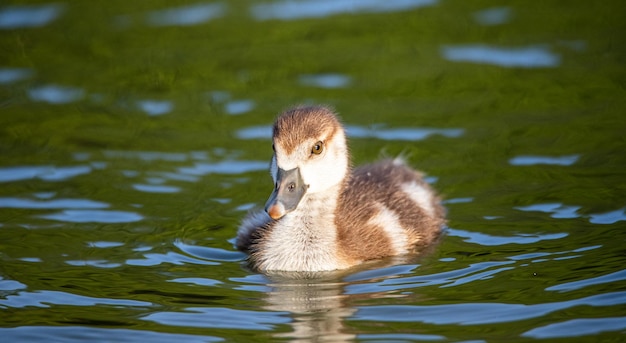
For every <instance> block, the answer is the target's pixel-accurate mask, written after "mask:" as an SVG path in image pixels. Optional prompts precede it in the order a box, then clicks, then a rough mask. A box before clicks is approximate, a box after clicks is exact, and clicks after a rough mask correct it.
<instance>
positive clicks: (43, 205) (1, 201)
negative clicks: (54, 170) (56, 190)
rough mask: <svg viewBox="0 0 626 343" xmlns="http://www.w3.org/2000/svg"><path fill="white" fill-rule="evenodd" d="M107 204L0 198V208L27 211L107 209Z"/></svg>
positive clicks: (63, 200) (78, 200)
mask: <svg viewBox="0 0 626 343" xmlns="http://www.w3.org/2000/svg"><path fill="white" fill-rule="evenodd" d="M107 207H109V204H107V203H104V202H100V201H93V200H89V199H53V200H30V199H22V198H13V197H6V198H0V208H28V209H68V208H83V209H97V208H107Z"/></svg>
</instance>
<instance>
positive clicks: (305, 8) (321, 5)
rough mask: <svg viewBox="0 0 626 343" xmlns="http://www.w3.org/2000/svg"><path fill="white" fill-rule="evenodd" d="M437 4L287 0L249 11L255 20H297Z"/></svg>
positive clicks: (423, 1)
mask: <svg viewBox="0 0 626 343" xmlns="http://www.w3.org/2000/svg"><path fill="white" fill-rule="evenodd" d="M436 3H437V0H386V1H378V0H360V1H357V0H339V1H338V0H303V1H289V0H287V1H276V2H272V3H264V4H258V5H254V6H253V7H252V8H251V12H252V16H253V17H254V18H255V19H257V20H270V19H280V20H296V19H302V18H321V17H327V16H331V15H336V14H342V13H354V12H375V13H381V12H394V11H403V10H410V9H414V8H419V7H424V6H431V5H434V4H436Z"/></svg>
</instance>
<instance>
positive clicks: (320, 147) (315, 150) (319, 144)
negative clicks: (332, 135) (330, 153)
mask: <svg viewBox="0 0 626 343" xmlns="http://www.w3.org/2000/svg"><path fill="white" fill-rule="evenodd" d="M323 150H324V142H322V141H318V142H317V143H315V144H314V145H313V148H311V153H312V154H315V155H319V154H321V153H322V151H323Z"/></svg>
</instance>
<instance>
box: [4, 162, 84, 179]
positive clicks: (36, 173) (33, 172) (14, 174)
mask: <svg viewBox="0 0 626 343" xmlns="http://www.w3.org/2000/svg"><path fill="white" fill-rule="evenodd" d="M89 172H91V167H90V166H72V167H55V166H20V167H5V168H0V182H11V181H21V180H28V179H33V178H39V179H41V180H44V181H64V180H67V179H70V178H72V177H75V176H78V175H83V174H87V173H89Z"/></svg>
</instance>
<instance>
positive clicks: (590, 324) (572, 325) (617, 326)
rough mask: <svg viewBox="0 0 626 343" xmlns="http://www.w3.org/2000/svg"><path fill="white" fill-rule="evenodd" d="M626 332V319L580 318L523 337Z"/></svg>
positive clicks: (562, 336)
mask: <svg viewBox="0 0 626 343" xmlns="http://www.w3.org/2000/svg"><path fill="white" fill-rule="evenodd" d="M623 330H626V317H603V318H580V319H572V320H568V321H565V322H561V323H554V324H548V325H546V326H541V327H538V328H534V329H532V330H528V331H526V332H524V333H523V334H522V337H532V338H536V339H546V338H564V337H577V338H580V337H581V336H587V335H596V334H599V333H603V332H610V331H623Z"/></svg>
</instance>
